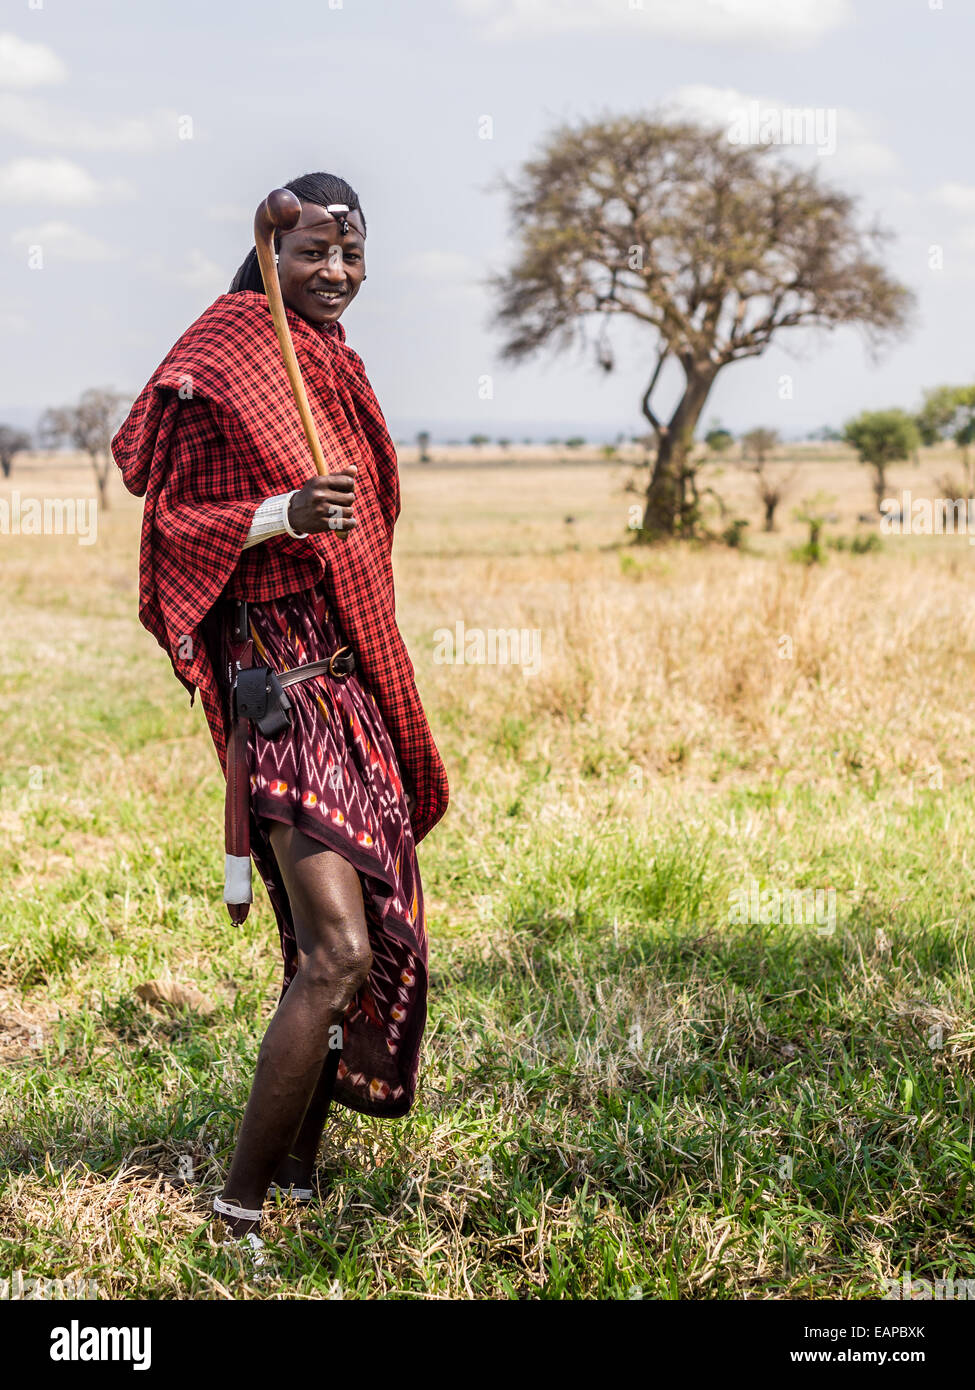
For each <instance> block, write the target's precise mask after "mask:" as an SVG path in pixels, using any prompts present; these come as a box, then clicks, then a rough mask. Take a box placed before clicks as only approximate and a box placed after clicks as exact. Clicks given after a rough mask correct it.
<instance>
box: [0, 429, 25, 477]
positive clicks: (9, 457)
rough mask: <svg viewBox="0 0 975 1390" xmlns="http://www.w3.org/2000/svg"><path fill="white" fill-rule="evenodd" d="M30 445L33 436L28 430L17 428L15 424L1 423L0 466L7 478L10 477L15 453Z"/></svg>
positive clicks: (21, 451) (19, 452)
mask: <svg viewBox="0 0 975 1390" xmlns="http://www.w3.org/2000/svg"><path fill="white" fill-rule="evenodd" d="M30 446H31V437H30V435H29V434H28V433H27V431H26V430H19V429H16V428H15V427H14V426H13V425H0V468H2V469H3V476H4V477H5V478H9V477H10V470H11V469H12V467H13V462H14V454H21V453H23V452H24V450H25V449H29V448H30Z"/></svg>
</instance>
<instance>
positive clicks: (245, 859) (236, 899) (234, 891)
mask: <svg viewBox="0 0 975 1390" xmlns="http://www.w3.org/2000/svg"><path fill="white" fill-rule="evenodd" d="M223 900H224V902H225V903H252V902H253V901H254V894H253V893H252V892H251V857H250V855H249V854H228V855H227V857H226V866H225V869H224V884H223Z"/></svg>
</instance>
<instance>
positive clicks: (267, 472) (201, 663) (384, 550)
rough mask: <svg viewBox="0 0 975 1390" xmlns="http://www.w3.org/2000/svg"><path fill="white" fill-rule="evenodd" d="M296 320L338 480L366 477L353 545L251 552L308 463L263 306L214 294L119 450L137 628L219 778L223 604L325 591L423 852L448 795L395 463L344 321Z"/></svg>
mask: <svg viewBox="0 0 975 1390" xmlns="http://www.w3.org/2000/svg"><path fill="white" fill-rule="evenodd" d="M288 323H289V325H290V328H291V334H292V338H293V340H294V345H295V351H296V353H297V355H298V360H299V363H300V364H301V371H302V376H303V378H304V381H305V389H306V391H307V393H308V399H309V403H310V405H311V410H312V415H313V417H314V420H315V424H316V426H317V429H318V436H319V439H320V440H321V443H322V451H323V453H324V454H325V458H326V460H327V461H328V464H329V467H330V468H331V469H333V470H334V471H339V470H340V469H342V468H343V467H345V466H346V465H347V464H349V463H355V464H357V465H358V472H357V474H356V486H355V510H356V517H357V521H358V524H357V526H356V527H355V529H354V530H353V531H352V532H351V534H350V535H349V537H348V539H347V540H341V539H339V538H338V537H337V536H335V535H333V534H332V533H331V532H323V533H321V534H317V535H311V536H309V537H308V538H307V539H305V540H295V539H294V538H293V537H291V536H287V535H285V536H278V537H273V538H272V539H271V540H268V541H263V542H262V543H261V544H260V545H258V546H254V547H253V548H251V549H249V550H246V551H243V550H242V546H243V543H244V540H245V539H246V537H247V533H248V531H249V530H250V524H251V521H252V519H253V516H254V512H255V510H256V508H257V506H258V505H259V504H260V503H261V502H262V501H263V500H264V499H265V497H268V496H271V495H273V494H276V493H282V492H288V491H290V490H291V489H292V488H297V487H301V486H302V484H303V483H305V482H307V480H308V478H309V477H312V476H313V475H314V472H315V466H314V463H313V461H312V459H311V455H310V453H309V450H308V444H307V441H306V440H305V436H304V433H303V431H302V428H301V421H300V419H299V416H298V410H297V407H296V405H295V403H294V398H293V396H292V394H291V388H290V386H289V384H288V378H287V374H286V373H285V369H284V363H283V361H282V358H281V351H280V348H279V347H278V341H277V337H276V336H275V332H274V325H273V323H272V321H271V316H270V313H269V311H268V305H267V300H266V298H265V296H264V295H263V294H257V293H255V292H254V291H242V292H239V293H236V294H224V295H221V296H220V297H219V298H218V299H216V300H215V301H214V302H213V304H211V305H210V307H209V308H208V309H206V310H205V311H204V312H203V313H202V314H201V315H200V317H199V318H198V319H197V320H196V322H195V323H194V324H192V325H191V326H190V327H189V328H188V329H187V331H186V332H185V333H184V334H183V336H182V337H181V338H180V339H179V340H178V341H177V342H176V344H175V345H174V346H173V347H172V348H171V349H170V351H169V352H168V353H167V355H166V357H165V358H164V359H163V361H162V362H161V364H160V365H159V367H157V368H156V371H155V372H154V373H153V375H152V376H151V377H150V379H149V381H148V383H147V384H146V386H145V387H144V388H143V390H142V392H141V393H140V395H139V397H138V399H137V400H136V401H135V403H134V405H133V406H132V409H131V411H130V413H129V416H128V418H127V419H126V421H125V423H124V425H123V426H122V428H121V429H120V430H119V432H118V434H117V435H116V436H115V438H114V439H113V440H112V454H113V456H114V459H115V462H116V463H117V464H118V466H119V469H120V470H121V473H122V479H123V481H124V483H125V486H126V488H128V490H129V491H130V492H131V493H133V494H134V495H135V496H137V497H143V496H144V497H145V499H146V501H145V510H144V514H143V520H142V539H141V545H140V553H139V617H140V620H141V621H142V623H143V625H144V626H145V627H146V628H147V629H148V630H149V631H150V632H151V633H152V634H153V635H154V636H155V638H156V640H157V641H158V642H159V644H160V646H161V647H163V649H164V650H165V651H166V652H167V654H168V655H169V658H170V660H171V661H172V664H173V670H174V671H175V673H176V675H177V676H178V678H179V680H180V681H181V682H182V683H183V685H184V686H185V687H186V689H187V690H188V691H189V692H190V703H191V704H192V703H193V694H194V690H195V689H199V691H200V696H201V700H202V702H203V707H204V711H205V713H206V716H207V721H208V723H209V724H210V728H211V730H212V732H213V737H214V742H215V744H216V747H217V753H218V755H219V758H220V764H221V767H222V768H223V771H224V774H225V775H226V728H225V722H224V721H225V717H226V715H225V711H224V710H223V707H222V702H221V700H220V695H219V691H218V687H217V684H216V680H215V678H214V673H213V668H212V665H211V660H210V654H209V651H208V648H207V641H206V637H205V627H204V626H202V625H204V624H205V622H206V619H207V616H208V615H209V614H210V611H211V609H212V608H213V606H214V604H215V603H216V601H217V599H218V598H220V597H221V595H229V596H231V597H239V598H247V599H251V600H255V601H259V600H267V599H271V598H280V597H282V596H283V595H284V594H289V593H297V592H300V591H302V590H306V589H310V588H312V587H313V585H315V584H316V583H317V582H318V580H319V579H322V578H324V580H325V584H326V587H327V590H328V592H329V594H330V595H331V598H332V604H333V609H334V612H335V614H336V616H337V617H338V620H339V623H340V625H341V627H342V629H343V630H344V632H345V633H346V634H347V636H348V638H349V641H350V642H351V643H352V645H353V647H354V649H355V653H356V660H357V663H358V674H359V675H360V676H361V677H362V679H363V680H364V681H365V682H366V683H367V685H368V686H369V689H370V690H371V691H372V692H373V694H374V696H375V699H376V703H377V705H378V707H379V710H380V713H381V714H382V717H383V721H384V723H385V724H386V727H387V729H388V731H389V734H390V737H391V738H392V740H393V744H394V746H395V748H396V752H397V755H398V757H399V761H400V766H401V768H402V771H403V774H404V778H405V780H406V782H407V785H408V786H409V787H410V788H411V790H412V791H413V793H414V795H415V797H416V803H417V804H416V811H415V813H414V817H413V829H414V839H415V841H417V842H419V841H420V840H421V839H422V838H423V836H424V835H426V834H427V832H428V831H429V830H430V829H431V828H432V827H433V826H434V825H435V824H436V823H437V821H438V820H439V819H440V818H441V816H442V815H443V814H444V811H445V810H446V809H447V800H448V795H449V791H448V784H447V773H446V769H445V767H444V764H443V760H442V758H441V757H440V754H439V752H438V750H437V746H436V744H435V743H434V740H433V735H432V733H431V731H430V726H429V724H428V722H427V718H426V715H425V713H424V710H423V706H422V704H421V702H420V697H419V694H418V692H417V689H416V681H415V674H414V670H413V664H412V662H411V661H410V658H409V654H408V652H407V650H406V646H405V643H404V642H403V638H402V635H401V634H400V631H399V628H398V626H397V623H396V599H395V593H394V588H393V570H392V561H391V553H392V543H393V528H394V525H395V523H396V519H397V517H398V516H399V512H400V490H399V473H398V467H397V459H396V450H395V448H394V446H393V442H392V440H391V438H390V436H389V431H388V429H387V428H386V422H385V420H384V418H383V414H382V411H381V410H380V407H379V403H378V401H377V400H376V397H375V394H374V392H373V390H372V387H371V385H370V383H369V380H368V378H367V376H366V372H365V367H364V366H363V363H362V359H361V358H360V357H359V355H358V354H357V353H356V352H353V350H352V349H351V348H350V347H349V346H348V345H347V344H346V341H345V329H344V328H343V326H342V324H341V323H334V324H326V325H325V326H324V328H323V329H322V330H321V331H319V330H317V329H315V328H313V327H312V325H311V324H309V323H307V322H306V321H305V320H304V319H303V318H301V317H300V316H299V315H298V314H295V313H294V312H293V311H291V310H290V309H289V310H288Z"/></svg>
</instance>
